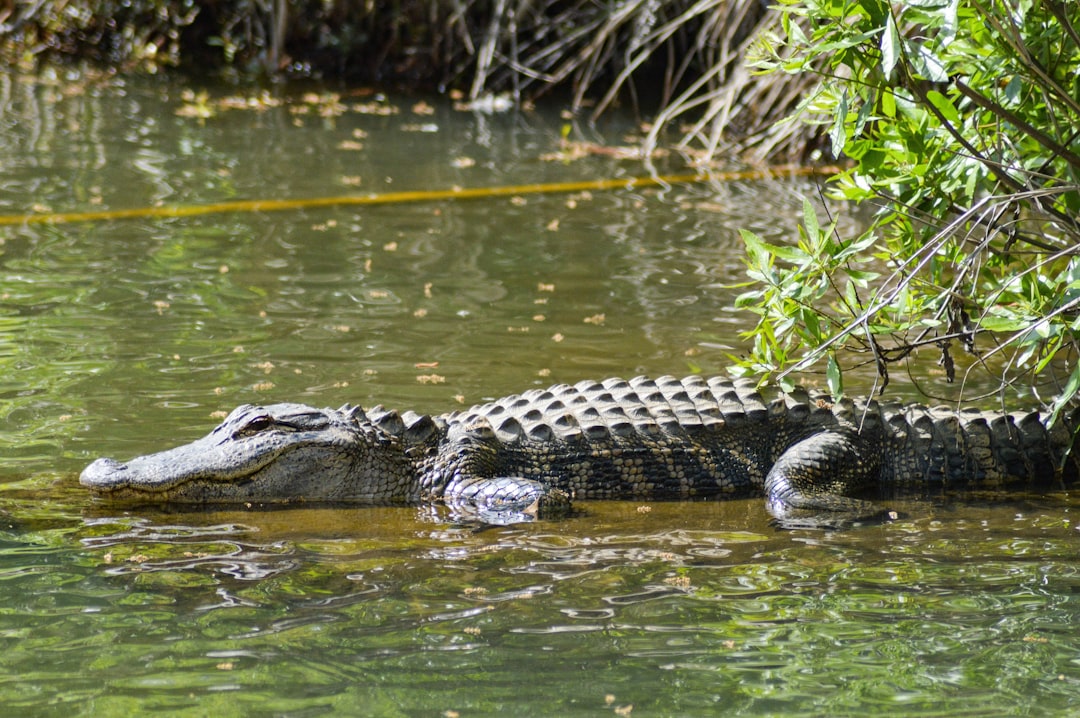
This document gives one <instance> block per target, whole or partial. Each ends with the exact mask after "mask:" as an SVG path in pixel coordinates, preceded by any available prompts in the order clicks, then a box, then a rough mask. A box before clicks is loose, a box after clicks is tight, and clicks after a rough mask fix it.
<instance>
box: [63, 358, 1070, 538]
mask: <svg viewBox="0 0 1080 718" xmlns="http://www.w3.org/2000/svg"><path fill="white" fill-rule="evenodd" d="M1078 427H1080V410H1078V411H1076V412H1073V413H1072V414H1069V415H1064V414H1063V415H1062V416H1060V417H1059V419H1058V421H1056V422H1054V423H1052V424H1051V422H1049V420H1048V417H1047V416H1046V415H1041V414H1039V413H1038V412H1032V413H1026V414H1017V415H1014V414H1009V413H1004V412H987V411H980V410H951V409H944V408H929V407H926V406H921V405H917V404H908V405H901V404H899V403H885V402H879V401H877V400H874V399H851V398H845V399H841V400H840V401H836V402H834V401H833V400H832V399H831V398H830V396H828V395H826V394H823V393H819V392H814V391H812V390H808V389H803V388H797V389H795V390H793V391H790V392H782V391H780V390H778V389H771V388H768V387H763V388H759V387H755V386H754V385H753V383H750V382H746V381H738V380H735V381H733V380H730V379H727V378H723V377H716V378H703V377H700V376H690V377H687V378H685V379H678V378H675V377H670V376H665V377H661V378H658V379H655V380H653V379H649V378H646V377H637V378H635V379H631V380H629V381H624V380H622V379H608V380H606V381H602V382H592V381H584V382H580V383H578V384H576V385H574V386H569V385H566V384H560V385H557V386H552V387H550V388H548V389H543V390H540V389H534V390H530V391H526V392H524V393H522V394H515V395H512V396H508V397H506V398H503V399H499V400H497V401H492V402H490V403H486V404H483V405H479V406H474V407H472V408H470V409H466V410H464V411H455V412H451V413H446V414H441V415H427V414H417V413H414V412H411V411H409V412H404V413H398V412H396V411H392V410H389V409H386V408H384V407H382V406H381V405H380V406H376V407H374V408H372V409H370V410H368V411H364V410H363V409H361V408H360V407H357V406H351V405H348V404H346V405H345V406H343V407H341V408H340V409H337V410H333V409H316V408H313V407H310V406H305V405H302V404H273V405H268V406H250V405H244V406H240V407H238V408H237V409H235V410H234V411H233V412H232V413H231V414H229V416H228V417H227V418H226V419H225V420H224V421H223V422H222V423H221V425H220V426H218V427H217V428H215V429H214V430H213V431H211V432H210V433H209V434H208V435H206V436H205V437H203V438H201V439H198V440H196V441H195V442H193V443H191V444H187V445H185V446H180V447H178V448H175V449H172V450H169V451H164V452H161V453H156V454H150V455H147V456H141V457H138V458H135V459H132V460H131V461H128V462H126V463H120V462H117V461H114V460H112V459H108V458H102V459H98V460H96V461H94V462H93V463H92V464H90V465H89V466H87V467H86V469H85V470H84V471H83V472H82V475H81V477H80V481H81V483H82V484H83V485H84V486H85V487H87V488H89V489H90V490H91V491H92V492H94V493H95V494H97V495H99V496H101V497H105V498H109V499H114V500H121V501H136V502H156V503H181V504H197V505H208V504H249V505H255V504H257V505H266V504H283V503H284V504H288V503H297V502H319V503H395V502H404V503H423V502H428V501H441V502H443V503H444V504H446V505H447V506H448V507H449V508H450V511H451V513H452V514H454V515H456V516H459V517H464V518H468V519H470V520H475V521H478V522H480V523H484V524H509V523H516V522H520V521H529V520H534V519H535V518H536V517H545V516H556V515H559V514H561V513H565V512H567V511H568V510H569V509H570V506H571V501H572V500H576V499H638V500H643V499H690V498H700V499H720V498H728V497H738V496H746V495H762V494H763V495H764V496H765V499H766V501H767V505H768V508H769V511H770V512H771V514H772V515H773V517H774V521H775V522H776V523H777V524H778V525H780V526H783V527H792V528H794V527H818V526H841V525H850V524H852V523H857V522H864V521H871V520H885V519H887V518H888V517H890V516H893V517H894V516H895V514H894V513H893V512H891V511H890V510H889V509H887V508H885V507H883V506H882V505H881V504H880V503H879V502H878V501H875V500H867V498H866V497H865V495H866V494H875V493H876V494H877V497H876V498H878V499H880V498H881V497H882V496H883V495H884V492H886V491H887V490H893V491H895V490H896V489H898V488H903V487H918V488H920V489H921V490H922V491H938V490H940V491H948V490H951V489H974V490H980V491H982V490H989V491H1000V490H1007V489H1013V488H1016V487H1017V486H1025V487H1032V488H1035V487H1039V486H1041V487H1044V488H1045V487H1058V488H1065V487H1068V486H1070V485H1072V484H1073V483H1075V482H1076V480H1077V476H1078V468H1080V461H1078V460H1077V457H1076V456H1074V452H1073V451H1072V448H1073V444H1074V442H1075V439H1076V435H1077V430H1078Z"/></svg>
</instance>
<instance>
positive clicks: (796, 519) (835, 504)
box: [765, 431, 896, 529]
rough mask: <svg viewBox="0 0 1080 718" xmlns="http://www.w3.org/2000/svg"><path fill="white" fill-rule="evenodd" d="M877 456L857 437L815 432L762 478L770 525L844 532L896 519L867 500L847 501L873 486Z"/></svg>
mask: <svg viewBox="0 0 1080 718" xmlns="http://www.w3.org/2000/svg"><path fill="white" fill-rule="evenodd" d="M879 462H880V455H879V454H877V453H875V452H874V451H873V450H872V449H871V448H868V447H867V446H865V445H864V444H863V442H862V440H861V439H860V437H859V436H858V435H857V434H854V433H851V432H845V431H828V432H823V433H820V434H815V435H813V436H810V437H808V438H806V439H803V440H802V441H800V442H798V443H796V444H794V445H793V446H791V447H790V448H789V449H788V450H787V451H785V452H784V453H783V454H782V455H781V456H780V458H779V459H777V461H776V463H775V464H773V467H772V469H770V470H769V473H768V475H767V476H766V477H765V496H766V499H767V501H768V508H769V513H771V514H772V515H773V523H774V524H775V525H776V526H779V527H781V528H787V529H793V528H818V529H821V528H825V529H839V528H848V527H850V526H853V525H855V524H861V523H876V522H880V521H887V520H891V519H895V518H896V514H895V513H894V512H891V511H889V510H888V509H884V508H882V507H881V506H878V505H877V504H875V503H872V502H870V501H863V500H861V499H855V498H851V497H850V496H847V495H846V494H848V493H854V492H856V491H858V490H860V489H862V488H865V487H867V486H872V485H873V484H874V481H875V477H877V476H878V475H879V473H880V471H879Z"/></svg>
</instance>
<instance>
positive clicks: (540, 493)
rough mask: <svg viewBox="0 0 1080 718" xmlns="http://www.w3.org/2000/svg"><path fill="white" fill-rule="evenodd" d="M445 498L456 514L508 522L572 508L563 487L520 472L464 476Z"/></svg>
mask: <svg viewBox="0 0 1080 718" xmlns="http://www.w3.org/2000/svg"><path fill="white" fill-rule="evenodd" d="M444 502H445V503H446V505H447V507H448V508H449V509H450V511H451V512H452V513H453V514H454V516H455V518H457V519H459V520H463V521H477V522H480V523H483V524H489V525H496V526H505V525H509V524H516V523H524V522H527V521H535V520H536V519H537V518H548V517H551V516H560V515H564V514H566V513H568V512H569V510H570V495H569V494H567V493H566V492H565V491H563V490H562V489H556V488H552V487H550V486H546V485H544V484H542V483H540V482H539V481H533V480H532V479H525V478H521V477H518V476H499V477H495V478H469V479H461V480H459V481H457V482H455V483H453V484H451V485H450V486H449V487H447V491H446V494H445V495H444Z"/></svg>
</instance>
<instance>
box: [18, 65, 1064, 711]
mask: <svg viewBox="0 0 1080 718" xmlns="http://www.w3.org/2000/svg"><path fill="white" fill-rule="evenodd" d="M184 89H185V88H184V87H183V86H181V85H180V84H177V83H174V82H169V81H166V80H161V79H158V80H146V81H138V82H134V81H126V82H119V81H115V80H112V81H104V80H93V81H90V80H88V79H87V78H85V77H83V78H65V77H51V78H49V77H47V78H43V79H39V80H38V81H31V80H28V79H26V78H17V77H13V76H4V75H0V183H2V188H0V214H4V215H8V214H24V213H27V212H38V213H42V212H45V211H49V210H51V211H55V212H61V211H105V210H110V209H125V208H143V207H155V206H162V205H167V206H173V205H191V204H209V203H216V202H224V201H232V200H249V199H269V200H274V199H294V198H312V197H322V196H334V195H341V194H346V193H356V192H397V191H407V190H431V189H445V188H447V187H451V186H455V185H456V186H465V187H474V186H488V185H507V184H521V183H527V182H563V181H574V180H581V179H592V178H596V177H611V176H629V175H634V174H638V173H640V172H641V167H640V165H639V164H638V163H637V162H634V161H625V160H618V159H615V158H612V157H609V156H604V155H590V156H585V157H583V158H577V159H565V160H558V159H553V158H551V157H548V155H550V154H551V153H553V152H555V151H557V150H558V149H559V137H560V134H561V132H562V129H563V125H564V123H566V122H567V121H566V120H561V119H559V118H558V117H557V115H556V114H546V113H544V112H532V113H525V114H507V115H496V116H489V117H486V116H479V115H473V114H470V113H462V112H456V111H454V110H453V109H452V108H451V106H450V104H451V103H449V102H448V101H445V100H442V99H440V98H427V99H426V101H423V102H422V101H421V100H420V98H403V97H395V98H389V99H380V98H378V97H377V96H375V95H373V94H371V93H369V92H367V91H357V90H346V89H341V88H331V89H327V88H315V89H312V88H277V89H274V90H272V91H271V92H270V93H269V94H268V95H267V96H266V97H264V98H263V100H262V101H261V102H259V101H258V99H259V97H258V96H257V95H258V93H252V92H250V91H249V92H243V91H241V90H239V89H238V88H229V87H221V88H208V95H207V97H206V99H205V100H199V99H196V100H195V101H192V100H190V99H187V100H186V99H185V95H184V94H183V93H184ZM331 92H335V93H337V97H334V96H331V95H330V94H329V93H331ZM306 93H314V94H306ZM230 98H231V99H230ZM267 99H269V100H270V101H267ZM241 100H244V103H243V104H244V107H243V108H240V107H239V106H240V105H241V104H242V103H241ZM249 100H251V101H250V102H249ZM421 102H422V104H421ZM200 107H201V108H202V109H204V110H209V112H204V113H203V114H211V115H212V116H210V117H205V118H199V117H195V116H190V115H193V114H199V113H200V112H201V110H200ZM556 109H557V108H556ZM178 111H179V112H180V114H177V113H178ZM571 129H572V132H573V136H574V137H578V138H587V139H593V140H600V139H606V140H607V141H609V142H611V143H619V142H622V141H623V139H622V138H623V137H624V135H626V134H628V133H632V132H633V131H634V130H635V128H634V126H633V124H632V123H631V122H628V121H627V122H624V123H622V124H619V123H617V122H613V124H610V125H604V126H601V127H598V128H589V127H584V126H582V127H573V128H571ZM665 162H666V163H667V164H666V165H664V164H663V163H665ZM661 163H662V168H663V167H665V166H670V167H678V166H679V165H678V162H677V161H676V160H674V159H668V160H662V161H661ZM803 192H812V187H811V185H810V184H808V183H800V182H793V181H785V182H778V181H777V182H744V183H733V184H726V185H723V186H719V187H716V186H713V187H708V186H704V185H695V186H676V187H672V188H669V189H666V190H658V189H648V190H644V189H642V190H638V191H616V192H606V193H601V192H594V193H591V194H588V193H576V194H552V195H544V196H538V195H529V196H521V197H516V198H507V197H501V198H492V199H482V200H473V201H468V202H451V201H439V202H422V203H414V204H407V205H397V206H383V207H366V208H359V207H329V208H317V209H301V210H296V211H289V212H263V213H258V212H254V213H252V212H237V213H226V214H216V215H206V216H199V217H188V218H172V219H170V218H153V217H148V218H141V219H130V220H122V221H101V222H92V223H82V224H64V225H55V226H48V225H39V224H22V225H14V226H8V227H0V242H2V244H0V369H2V371H0V705H3V706H4V707H5V708H6V709H7V712H8V713H11V714H13V715H44V716H49V715H57V716H70V715H125V716H126V715H131V714H134V713H144V712H150V711H154V712H159V713H176V714H181V715H214V716H233V715H237V716H239V715H245V716H246V715H296V716H309V715H311V716H313V715H388V716H394V715H403V716H414V715H415V716H424V715H429V716H438V715H452V714H454V713H457V714H459V715H461V716H472V715H494V714H500V715H554V714H574V715H626V714H628V713H629V714H632V715H635V716H640V715H709V714H711V715H784V716H789V715H794V716H819V715H821V716H823V715H855V714H859V715H864V714H892V715H903V716H938V715H949V716H958V715H960V716H966V715H971V716H985V715H1040V716H1041V715H1070V714H1072V713H1075V712H1077V711H1080V684H1078V682H1080V640H1077V638H1076V632H1075V629H1074V626H1075V625H1076V623H1077V619H1078V617H1080V570H1078V564H1077V560H1076V556H1077V555H1078V553H1080V534H1078V532H1077V530H1076V525H1077V524H1076V512H1077V511H1078V510H1080V503H1078V501H1077V498H1076V497H1075V496H1069V495H1050V496H1040V497H1019V498H1016V499H1015V500H1004V499H1002V498H1001V497H985V498H977V499H976V500H962V501H961V500H958V501H941V502H936V501H935V502H925V501H907V502H900V503H899V504H898V508H900V509H901V510H902V512H903V515H904V517H903V518H902V519H900V520H898V521H896V522H893V523H891V524H888V525H885V526H877V527H867V528H862V529H859V530H852V531H844V532H832V533H821V532H800V531H794V532H779V531H777V530H775V529H773V528H772V527H771V526H770V525H769V524H768V516H767V514H766V512H765V510H764V507H763V505H762V502H761V501H759V500H745V501H732V502H727V503H691V504H687V503H649V504H645V505H640V504H638V503H633V502H626V503H618V502H612V503H593V504H584V505H582V506H581V509H582V510H581V512H580V513H579V514H578V515H575V516H573V517H571V518H568V519H565V520H560V521H551V522H539V523H536V524H533V525H527V526H518V527H513V528H498V529H490V530H486V531H480V532H475V531H472V530H470V529H467V528H461V527H457V526H454V525H452V524H450V523H448V522H446V520H445V517H444V516H443V515H442V514H441V513H440V512H439V510H438V509H436V508H431V507H428V508H408V507H399V508H379V507H374V508H356V509H348V510H331V509H303V510H300V509H297V510H284V511H271V512H255V511H237V512H231V513H203V512H175V513H163V512H161V511H159V510H154V511H150V510H148V511H143V512H136V511H131V510H121V509H117V508H113V507H110V506H108V505H106V504H101V503H96V502H94V501H92V500H91V499H90V498H89V497H88V496H87V495H86V494H85V493H84V492H83V491H82V490H81V489H80V488H79V486H78V484H77V481H76V477H77V474H78V472H79V471H80V470H81V469H82V467H83V466H85V465H86V464H87V463H88V462H89V461H91V460H92V459H94V458H96V457H98V456H102V455H108V456H114V457H117V458H128V457H130V456H132V455H135V454H139V453H145V452H149V451H154V450H158V449H163V448H167V447H170V446H173V445H175V444H177V443H180V442H183V441H186V440H189V439H192V438H195V437H197V436H200V435H202V434H204V433H205V432H206V431H208V430H209V429H210V428H211V427H212V426H213V425H214V424H215V423H216V421H217V419H216V417H217V416H218V415H220V412H223V411H228V410H229V409H231V408H232V407H233V406H235V405H237V404H240V403H245V402H260V401H280V400H293V401H304V402H307V403H311V404H316V405H320V406H325V405H330V406H337V405H340V404H342V403H344V402H346V401H351V402H356V403H361V404H364V405H369V404H373V403H385V404H387V405H390V406H394V407H398V408H402V409H404V408H415V409H418V410H424V411H443V410H448V409H453V408H455V407H458V406H460V405H461V404H462V403H466V404H470V403H474V402H478V401H481V400H483V399H485V398H489V397H494V396H499V395H502V394H505V393H510V392H514V391H520V390H523V389H526V388H530V387H533V386H540V385H546V384H550V383H555V382H562V381H567V382H573V381H578V380H580V379H584V378H601V377H605V376H609V375H622V376H629V375H633V374H638V373H651V374H661V373H675V374H681V373H687V372H689V371H693V370H697V369H699V368H700V369H701V370H704V371H715V370H718V369H719V368H720V367H722V366H723V365H724V364H725V363H726V356H727V355H728V354H730V353H737V352H738V351H739V350H740V346H742V341H743V340H742V339H740V337H739V336H738V333H739V331H740V330H742V329H744V328H745V327H746V326H748V319H747V318H746V317H745V316H740V315H738V314H736V313H735V312H733V310H732V309H731V305H732V299H733V292H732V290H730V289H726V288H725V286H726V285H729V284H731V283H733V282H737V281H741V280H742V277H743V275H742V270H741V260H740V258H739V247H740V245H739V240H738V235H737V229H738V228H740V227H747V228H751V229H753V230H755V231H756V232H758V233H759V234H762V235H765V236H768V237H774V238H782V237H786V236H789V234H790V232H791V228H793V227H794V226H795V224H796V222H797V219H798V217H799V214H800V212H801V199H800V195H801V193H803Z"/></svg>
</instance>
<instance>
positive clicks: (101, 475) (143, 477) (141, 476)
mask: <svg viewBox="0 0 1080 718" xmlns="http://www.w3.org/2000/svg"><path fill="white" fill-rule="evenodd" d="M164 453H165V454H168V453H169V452H164ZM160 456H161V455H160V454H158V455H151V456H150V457H139V458H136V459H132V460H131V461H129V462H127V463H123V462H119V461H116V460H114V459H109V458H101V459H97V460H96V461H94V462H93V463H91V464H90V465H89V466H87V467H86V468H85V469H83V471H82V473H81V474H80V475H79V483H80V484H82V485H83V486H84V487H86V488H87V489H89V490H90V491H91V492H92V493H94V494H96V495H98V496H102V497H108V498H109V499H124V498H132V499H140V500H143V501H146V500H153V501H184V500H185V497H186V495H189V494H191V495H192V498H187V499H186V500H188V501H201V500H205V499H202V498H200V497H199V494H200V493H202V492H201V491H200V487H205V488H206V490H208V491H209V492H210V493H212V494H215V495H218V496H221V494H222V492H221V488H222V487H223V486H228V485H232V486H234V487H237V488H239V487H240V486H243V485H244V484H247V483H249V482H250V481H252V480H253V477H254V476H255V475H256V474H257V473H258V472H259V471H260V470H262V469H263V468H264V467H266V466H267V465H268V464H269V463H270V462H272V461H274V460H275V459H277V458H278V456H279V453H278V452H267V454H266V456H265V457H263V458H264V460H263V461H260V462H258V463H255V464H252V465H249V466H244V467H242V468H240V469H236V470H233V471H231V472H223V471H220V470H211V469H210V468H209V467H207V468H206V470H204V471H200V470H199V469H198V468H197V467H196V468H193V469H188V470H179V469H177V468H173V467H170V464H174V462H171V461H167V460H166V461H160V460H159V461H147V459H152V458H155V457H160ZM189 458H190V457H189ZM140 464H144V465H140ZM211 487H216V490H213V489H211Z"/></svg>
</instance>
